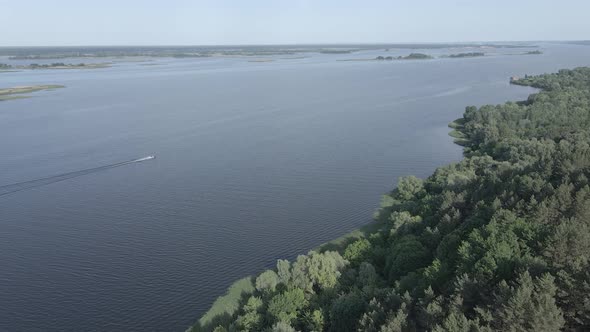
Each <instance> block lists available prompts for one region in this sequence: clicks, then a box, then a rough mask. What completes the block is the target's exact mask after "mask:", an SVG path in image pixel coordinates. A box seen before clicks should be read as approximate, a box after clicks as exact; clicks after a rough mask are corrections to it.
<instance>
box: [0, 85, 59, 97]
mask: <svg viewBox="0 0 590 332" xmlns="http://www.w3.org/2000/svg"><path fill="white" fill-rule="evenodd" d="M59 88H65V86H63V85H56V84H49V85H27V86H15V87H12V88H0V101H5V100H11V99H23V98H29V97H31V96H29V95H27V93H32V92H37V91H42V90H53V89H59Z"/></svg>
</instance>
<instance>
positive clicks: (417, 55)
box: [375, 53, 434, 60]
mask: <svg viewBox="0 0 590 332" xmlns="http://www.w3.org/2000/svg"><path fill="white" fill-rule="evenodd" d="M427 59H434V57H432V56H431V55H428V54H423V53H410V54H409V55H406V56H398V57H392V56H387V57H383V56H378V57H376V58H375V60H427Z"/></svg>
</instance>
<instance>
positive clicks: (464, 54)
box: [446, 52, 486, 58]
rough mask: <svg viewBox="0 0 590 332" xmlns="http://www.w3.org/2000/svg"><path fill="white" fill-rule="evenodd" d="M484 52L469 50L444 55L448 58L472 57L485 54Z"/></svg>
mask: <svg viewBox="0 0 590 332" xmlns="http://www.w3.org/2000/svg"><path fill="white" fill-rule="evenodd" d="M485 55H486V54H485V53H483V52H469V53H457V54H450V55H448V56H446V57H448V58H473V57H478V56H485Z"/></svg>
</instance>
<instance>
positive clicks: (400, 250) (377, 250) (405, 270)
mask: <svg viewBox="0 0 590 332" xmlns="http://www.w3.org/2000/svg"><path fill="white" fill-rule="evenodd" d="M513 83H515V84H520V85H525V86H531V87H536V88H539V89H541V91H540V92H539V93H535V94H532V95H531V96H529V98H528V99H527V100H526V101H522V102H508V103H506V104H503V105H487V106H483V107H481V108H479V109H478V108H476V107H467V108H466V110H465V113H464V115H463V117H462V118H461V119H459V120H456V121H454V122H453V124H452V125H451V126H452V127H453V128H454V132H453V136H454V137H455V138H456V139H457V140H459V142H458V143H460V144H461V145H462V146H463V147H464V159H463V160H462V161H460V162H458V163H453V164H450V165H447V166H444V167H440V168H438V169H437V170H436V171H435V172H434V173H433V174H432V175H431V176H430V177H428V178H426V179H418V178H416V177H413V176H409V177H404V178H401V179H400V180H399V183H398V186H397V188H395V189H394V190H393V191H392V192H390V193H388V194H387V195H385V196H384V198H383V201H382V204H381V208H380V209H379V211H378V212H377V216H376V220H377V221H376V223H375V224H373V225H371V226H370V227H369V226H368V227H366V228H365V230H364V231H361V230H359V231H357V232H356V235H354V236H350V237H344V238H342V239H340V240H339V241H337V242H336V243H334V245H331V246H324V247H321V248H319V249H318V250H314V251H310V252H309V253H308V254H306V255H300V256H299V257H297V259H296V260H295V261H293V262H289V261H286V260H279V261H278V262H277V265H276V268H275V269H271V270H267V271H265V272H263V273H261V274H260V275H258V276H257V277H255V278H246V279H242V280H240V281H239V282H238V283H236V284H235V285H234V286H233V287H232V288H231V289H230V290H229V292H228V294H227V295H226V296H225V297H221V298H219V299H218V301H216V302H215V304H214V305H213V307H212V308H211V310H210V311H209V312H208V313H207V314H205V315H204V316H203V317H202V318H201V320H199V322H198V323H197V324H196V325H195V326H193V327H192V328H191V330H192V331H213V330H214V331H217V332H221V331H236V330H238V331H296V330H297V331H384V332H385V331H425V330H431V331H437V332H439V331H440V332H442V331H558V330H562V329H565V330H571V331H582V330H585V329H586V328H587V327H588V326H590V129H589V128H590V68H577V69H574V70H561V71H559V72H558V73H555V74H545V75H540V76H526V77H525V78H520V79H517V80H513Z"/></svg>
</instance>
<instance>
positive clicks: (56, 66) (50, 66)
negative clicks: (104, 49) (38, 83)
mask: <svg viewBox="0 0 590 332" xmlns="http://www.w3.org/2000/svg"><path fill="white" fill-rule="evenodd" d="M110 66H111V64H110V63H77V64H72V63H67V64H66V63H63V62H54V63H50V64H38V63H31V64H29V65H15V66H13V65H9V64H6V63H0V70H12V69H98V68H108V67H110Z"/></svg>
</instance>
